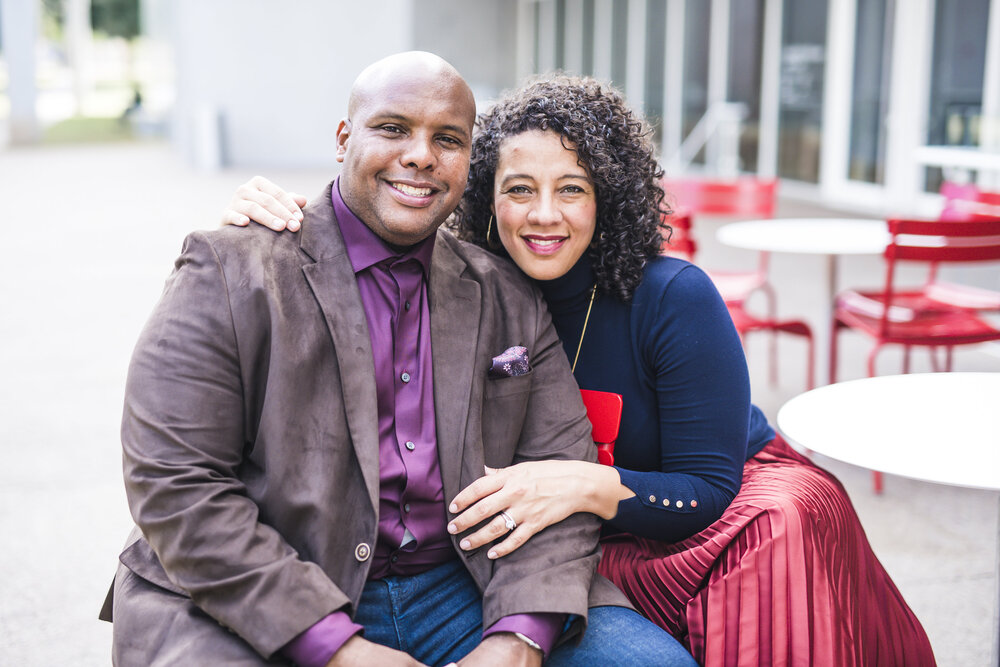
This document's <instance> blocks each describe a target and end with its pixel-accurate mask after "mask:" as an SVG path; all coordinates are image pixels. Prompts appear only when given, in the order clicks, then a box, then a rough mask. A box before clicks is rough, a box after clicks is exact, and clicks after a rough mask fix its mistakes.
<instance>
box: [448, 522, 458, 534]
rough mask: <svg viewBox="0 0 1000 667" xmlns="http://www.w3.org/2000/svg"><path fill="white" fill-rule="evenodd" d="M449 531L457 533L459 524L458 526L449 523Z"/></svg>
mask: <svg viewBox="0 0 1000 667" xmlns="http://www.w3.org/2000/svg"><path fill="white" fill-rule="evenodd" d="M448 532H449V533H451V534H452V535H454V534H455V533H457V532H458V526H456V525H455V524H453V523H449V524H448Z"/></svg>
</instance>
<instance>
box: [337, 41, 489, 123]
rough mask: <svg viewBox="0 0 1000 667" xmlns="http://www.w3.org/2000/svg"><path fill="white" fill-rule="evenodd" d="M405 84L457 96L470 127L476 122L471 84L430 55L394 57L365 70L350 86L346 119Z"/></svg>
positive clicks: (440, 60) (400, 54) (407, 54)
mask: <svg viewBox="0 0 1000 667" xmlns="http://www.w3.org/2000/svg"><path fill="white" fill-rule="evenodd" d="M402 82H406V83H414V82H419V83H420V84H421V85H427V86H429V87H431V88H432V89H436V90H441V91H442V92H445V91H446V92H447V94H449V96H455V95H457V96H458V97H459V98H461V99H463V100H464V102H465V106H467V108H468V112H469V122H470V127H471V124H472V123H474V122H475V115H476V100H475V98H474V97H473V95H472V89H471V88H469V84H467V83H466V82H465V79H463V78H462V75H461V74H459V73H458V70H457V69H455V68H454V67H452V66H451V63H449V62H448V61H447V60H445V59H444V58H442V57H440V56H437V55H434V54H433V53H428V52H427V51H405V52H403V53H395V54H393V55H391V56H387V57H385V58H383V59H382V60H378V61H376V62H374V63H372V64H371V65H369V66H368V67H366V68H365V69H364V70H363V71H362V72H361V74H359V75H358V78H356V79H355V80H354V85H352V86H351V96H350V99H349V100H348V102H347V117H348V118H352V117H353V116H354V114H355V112H357V110H358V109H359V108H361V107H362V106H364V105H367V104H369V103H371V102H373V101H375V102H377V101H378V98H379V96H380V95H384V94H385V93H386V92H388V91H391V90H392V88H394V87H395V86H397V85H399V84H400V83H402Z"/></svg>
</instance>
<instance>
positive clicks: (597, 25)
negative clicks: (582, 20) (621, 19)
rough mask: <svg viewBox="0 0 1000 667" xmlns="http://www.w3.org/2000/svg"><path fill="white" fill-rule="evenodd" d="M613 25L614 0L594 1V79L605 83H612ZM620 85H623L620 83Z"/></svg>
mask: <svg viewBox="0 0 1000 667" xmlns="http://www.w3.org/2000/svg"><path fill="white" fill-rule="evenodd" d="M619 1H621V0H619ZM613 25H614V6H613V5H612V0H594V78H595V79H597V80H599V81H603V82H605V83H607V82H608V81H611V37H612V32H613V27H612V26H613ZM618 85H621V84H620V82H619V84H618Z"/></svg>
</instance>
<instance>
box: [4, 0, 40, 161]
mask: <svg viewBox="0 0 1000 667" xmlns="http://www.w3.org/2000/svg"><path fill="white" fill-rule="evenodd" d="M38 6H39V3H38V2H37V1H36V0H4V1H2V2H0V28H2V30H3V49H4V51H3V52H4V57H5V58H6V60H7V69H8V71H9V76H10V81H9V83H8V86H7V95H8V96H9V98H10V143H11V144H13V145H19V144H32V143H35V142H36V141H38V134H39V132H38V118H37V115H36V113H35V100H36V97H37V89H36V86H35V44H36V42H37V40H38Z"/></svg>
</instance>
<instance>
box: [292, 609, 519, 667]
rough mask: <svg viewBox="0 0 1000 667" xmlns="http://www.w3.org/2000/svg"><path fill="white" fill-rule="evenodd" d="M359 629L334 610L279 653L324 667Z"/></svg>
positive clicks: (308, 665) (306, 664)
mask: <svg viewBox="0 0 1000 667" xmlns="http://www.w3.org/2000/svg"><path fill="white" fill-rule="evenodd" d="M361 630H362V627H361V626H360V625H358V624H357V623H355V622H354V621H352V620H351V617H350V616H348V615H347V614H345V613H344V612H342V611H335V612H333V613H332V614H330V615H329V616H324V617H323V618H321V619H320V620H319V621H317V622H316V624H315V625H313V626H312V627H311V628H309V629H308V630H306V631H305V632H303V633H302V634H301V635H299V636H298V637H296V638H295V639H293V640H292V641H290V642H288V643H287V644H285V646H284V648H282V649H281V653H282V655H284V656H285V657H286V658H288V659H289V660H291V661H292V662H294V663H295V664H296V665H298V666H299V667H326V663H328V662H330V659H331V658H332V657H333V654H334V653H336V652H337V651H339V650H340V647H341V646H343V645H344V644H345V643H346V642H347V640H348V639H350V638H351V637H353V636H354V635H356V634H358V633H359V632H361ZM535 641H538V640H535Z"/></svg>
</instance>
